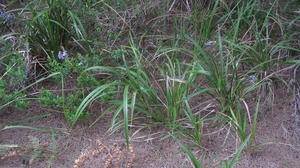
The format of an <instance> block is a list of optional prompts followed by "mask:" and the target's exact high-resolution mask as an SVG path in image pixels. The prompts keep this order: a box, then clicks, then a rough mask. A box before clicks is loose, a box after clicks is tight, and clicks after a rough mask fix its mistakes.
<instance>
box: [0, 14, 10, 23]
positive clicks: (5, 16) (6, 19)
mask: <svg viewBox="0 0 300 168" xmlns="http://www.w3.org/2000/svg"><path fill="white" fill-rule="evenodd" d="M0 18H2V19H4V21H5V22H9V21H10V20H12V19H13V16H10V15H8V14H6V13H4V12H0Z"/></svg>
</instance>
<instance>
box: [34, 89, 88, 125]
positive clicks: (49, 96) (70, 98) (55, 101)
mask: <svg viewBox="0 0 300 168" xmlns="http://www.w3.org/2000/svg"><path fill="white" fill-rule="evenodd" d="M83 98H84V92H83V91H80V90H73V91H72V93H69V94H68V95H67V96H66V97H63V96H57V95H55V94H54V93H52V92H51V91H49V90H45V89H42V90H40V96H39V101H40V103H41V104H43V105H45V106H49V107H56V108H60V109H62V111H63V114H64V116H65V118H66V120H67V121H68V122H69V123H71V122H73V121H74V118H75V111H76V108H77V106H78V105H79V104H80V102H81V99H83ZM88 116H89V113H88V112H87V111H83V112H82V113H81V115H80V116H79V119H85V118H87V117H88Z"/></svg>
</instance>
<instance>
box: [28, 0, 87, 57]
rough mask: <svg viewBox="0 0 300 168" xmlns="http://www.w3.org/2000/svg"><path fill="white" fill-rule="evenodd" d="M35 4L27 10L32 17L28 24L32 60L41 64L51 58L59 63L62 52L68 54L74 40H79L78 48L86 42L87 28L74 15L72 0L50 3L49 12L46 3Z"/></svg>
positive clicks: (52, 1)
mask: <svg viewBox="0 0 300 168" xmlns="http://www.w3.org/2000/svg"><path fill="white" fill-rule="evenodd" d="M34 2H35V3H32V4H31V5H30V6H28V8H27V10H29V11H30V12H31V13H32V15H33V16H32V18H30V19H29V20H28V21H27V26H28V29H29V32H28V34H27V38H28V42H29V47H30V48H31V54H32V55H33V56H37V57H38V59H39V60H40V61H41V62H45V61H46V60H47V58H48V57H50V59H52V60H57V56H58V53H59V51H60V50H64V49H66V50H68V47H69V46H70V45H69V43H70V40H71V38H74V39H76V41H77V44H79V42H78V41H82V40H83V41H86V39H85V31H84V28H83V26H82V24H81V22H80V20H79V19H78V17H77V16H76V14H75V13H73V11H72V5H73V4H72V2H71V1H70V0H48V1H47V6H48V7H46V8H45V7H44V4H43V1H40V0H36V1H34ZM80 46H81V47H82V45H80Z"/></svg>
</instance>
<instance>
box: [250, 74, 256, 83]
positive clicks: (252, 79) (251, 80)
mask: <svg viewBox="0 0 300 168" xmlns="http://www.w3.org/2000/svg"><path fill="white" fill-rule="evenodd" d="M249 81H250V82H251V83H252V84H254V83H256V76H254V75H250V76H249Z"/></svg>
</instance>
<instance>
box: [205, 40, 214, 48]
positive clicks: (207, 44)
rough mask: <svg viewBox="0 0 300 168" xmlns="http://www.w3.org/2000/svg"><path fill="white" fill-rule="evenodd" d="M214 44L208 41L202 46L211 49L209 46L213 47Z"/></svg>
mask: <svg viewBox="0 0 300 168" xmlns="http://www.w3.org/2000/svg"><path fill="white" fill-rule="evenodd" d="M215 43H216V41H208V42H206V43H204V46H205V47H211V46H213V45H214V44H215Z"/></svg>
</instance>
